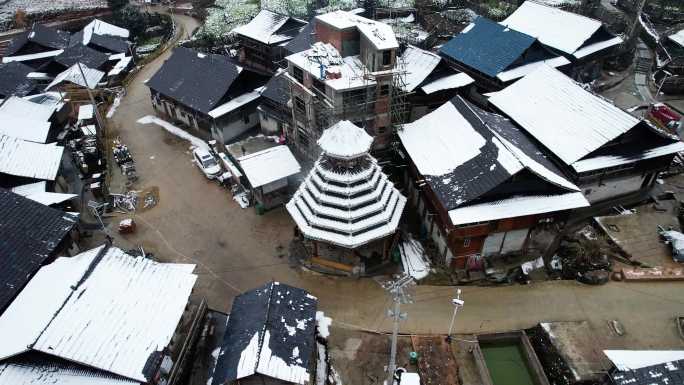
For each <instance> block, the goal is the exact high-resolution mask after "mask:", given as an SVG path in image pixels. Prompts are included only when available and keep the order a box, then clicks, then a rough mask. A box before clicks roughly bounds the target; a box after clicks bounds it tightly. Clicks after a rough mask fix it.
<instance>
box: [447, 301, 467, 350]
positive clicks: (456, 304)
mask: <svg viewBox="0 0 684 385" xmlns="http://www.w3.org/2000/svg"><path fill="white" fill-rule="evenodd" d="M451 304H452V305H453V306H454V312H453V313H452V314H451V323H450V324H449V334H447V337H446V340H447V342H451V332H452V331H453V329H454V321H455V320H456V313H457V312H458V309H460V308H462V307H463V305H464V304H465V301H463V300H462V299H461V289H456V298H452V299H451Z"/></svg>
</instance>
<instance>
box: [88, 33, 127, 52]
mask: <svg viewBox="0 0 684 385" xmlns="http://www.w3.org/2000/svg"><path fill="white" fill-rule="evenodd" d="M128 44H129V43H128V41H127V40H126V39H124V38H122V37H118V36H110V35H97V34H93V35H92V36H91V37H90V43H88V45H89V46H92V45H95V46H98V47H101V48H103V49H104V50H105V51H108V52H112V53H126V52H128V47H129V45H128Z"/></svg>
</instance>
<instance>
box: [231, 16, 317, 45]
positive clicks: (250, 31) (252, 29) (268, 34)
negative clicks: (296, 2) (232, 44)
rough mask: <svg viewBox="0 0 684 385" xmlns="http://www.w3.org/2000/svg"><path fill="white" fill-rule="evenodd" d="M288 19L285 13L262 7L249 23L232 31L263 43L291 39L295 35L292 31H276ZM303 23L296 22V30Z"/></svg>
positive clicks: (274, 42)
mask: <svg viewBox="0 0 684 385" xmlns="http://www.w3.org/2000/svg"><path fill="white" fill-rule="evenodd" d="M290 19H291V18H290V17H289V16H287V15H281V14H279V13H275V12H271V11H269V10H267V9H262V10H261V11H259V13H258V14H257V15H256V16H255V17H254V18H253V19H252V20H250V21H249V23H247V24H245V25H241V26H239V27H237V28H235V29H233V32H234V33H237V34H239V35H243V36H246V37H249V38H250V39H254V40H256V41H259V42H262V43H264V44H278V43H282V42H284V41H288V40H291V39H292V38H293V37H294V35H296V33H292V32H293V31H289V33H287V34H279V33H278V30H279V29H281V28H282V27H283V26H284V25H285V23H287V22H288V21H289V20H290ZM304 24H305V23H304V22H301V23H300V24H298V27H297V28H296V30H297V32H298V31H299V29H300V28H301V26H302V25H304Z"/></svg>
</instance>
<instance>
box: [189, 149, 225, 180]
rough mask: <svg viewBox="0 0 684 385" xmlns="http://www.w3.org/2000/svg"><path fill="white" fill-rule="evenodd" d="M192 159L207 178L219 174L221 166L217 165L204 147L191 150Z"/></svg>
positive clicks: (213, 177) (214, 177)
mask: <svg viewBox="0 0 684 385" xmlns="http://www.w3.org/2000/svg"><path fill="white" fill-rule="evenodd" d="M192 157H193V158H194V159H193V161H194V163H195V164H196V165H197V167H199V169H200V170H202V173H204V176H206V177H207V178H209V179H216V178H217V177H218V176H219V175H221V173H222V171H223V170H221V166H219V164H218V162H216V159H215V158H214V157H213V156H212V155H211V154H210V153H209V151H207V150H206V149H204V148H199V147H198V148H196V149H194V150H192Z"/></svg>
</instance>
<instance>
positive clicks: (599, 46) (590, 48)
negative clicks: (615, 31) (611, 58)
mask: <svg viewBox="0 0 684 385" xmlns="http://www.w3.org/2000/svg"><path fill="white" fill-rule="evenodd" d="M622 42H623V40H622V38H621V37H619V36H616V37H614V38H612V39H608V40H604V41H600V42H598V43H594V44H590V45H587V46H584V47H582V48H580V49H578V50H577V51H575V54H574V56H575V57H576V58H578V59H581V58H583V57H585V56H589V55H591V54H592V53H595V52H598V51H601V50H604V49H606V48H610V47H613V46H615V45H618V44H621V43H622Z"/></svg>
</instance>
